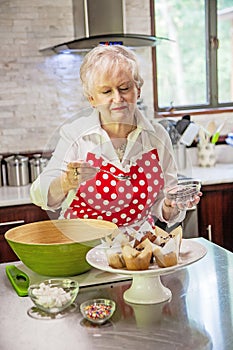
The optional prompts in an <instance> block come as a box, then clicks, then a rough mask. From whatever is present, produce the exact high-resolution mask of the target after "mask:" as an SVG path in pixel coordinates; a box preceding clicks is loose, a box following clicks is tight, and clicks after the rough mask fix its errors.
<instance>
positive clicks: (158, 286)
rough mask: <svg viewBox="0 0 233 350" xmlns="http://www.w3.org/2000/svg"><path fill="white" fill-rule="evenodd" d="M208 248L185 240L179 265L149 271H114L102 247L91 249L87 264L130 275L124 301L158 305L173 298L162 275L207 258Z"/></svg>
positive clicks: (155, 265)
mask: <svg viewBox="0 0 233 350" xmlns="http://www.w3.org/2000/svg"><path fill="white" fill-rule="evenodd" d="M206 253H207V250H206V248H205V247H204V246H203V245H201V244H200V243H198V242H195V241H193V240H190V239H183V240H182V243H181V249H180V257H179V263H178V264H177V265H175V266H171V267H166V268H159V267H158V266H157V264H156V263H154V264H151V265H150V267H149V269H148V270H142V271H130V270H127V269H114V268H112V267H110V266H109V265H108V261H107V256H106V249H104V248H103V246H102V245H100V246H97V247H95V248H93V249H91V250H90V251H89V252H88V253H87V256H86V259H87V262H88V263H89V264H90V265H91V266H93V267H95V268H97V269H99V270H103V271H107V272H110V273H118V274H123V275H129V276H131V277H132V284H131V286H130V288H129V289H127V290H126V291H125V293H124V300H125V301H127V302H129V303H134V304H157V303H162V302H164V301H167V300H169V299H170V298H171V296H172V293H171V291H170V289H168V288H166V287H165V286H164V285H163V284H162V282H161V278H160V276H161V275H165V274H168V273H171V272H174V271H177V270H178V269H181V268H183V267H186V266H187V265H190V264H192V263H194V262H196V261H198V260H200V259H201V258H203V257H204V256H205V254H206Z"/></svg>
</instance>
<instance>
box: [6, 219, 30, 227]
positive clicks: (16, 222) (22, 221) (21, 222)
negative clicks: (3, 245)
mask: <svg viewBox="0 0 233 350" xmlns="http://www.w3.org/2000/svg"><path fill="white" fill-rule="evenodd" d="M24 223H25V220H15V221H8V222H0V226H8V225H17V224H24Z"/></svg>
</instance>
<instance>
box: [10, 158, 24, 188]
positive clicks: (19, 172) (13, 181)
mask: <svg viewBox="0 0 233 350" xmlns="http://www.w3.org/2000/svg"><path fill="white" fill-rule="evenodd" d="M5 161H6V173H7V185H8V186H25V185H27V184H29V169H28V157H26V156H21V155H12V156H10V157H7V158H5Z"/></svg>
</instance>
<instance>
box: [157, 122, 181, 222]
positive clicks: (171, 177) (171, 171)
mask: <svg viewBox="0 0 233 350" xmlns="http://www.w3.org/2000/svg"><path fill="white" fill-rule="evenodd" d="M154 128H155V134H156V135H159V137H158V155H159V160H160V166H161V168H162V172H163V177H164V188H166V187H172V186H175V185H176V184H177V182H178V179H177V171H178V170H177V166H176V162H175V158H174V153H173V147H172V143H171V139H170V137H169V135H168V133H167V131H166V130H165V129H164V128H163V126H161V125H160V124H158V123H157V124H156V125H154ZM164 188H163V189H162V190H161V191H160V192H159V193H158V196H157V199H156V202H155V204H154V206H153V207H152V211H151V214H152V215H154V216H156V217H157V218H158V219H159V220H160V221H162V222H166V223H167V224H168V226H172V225H174V224H175V223H178V222H182V221H183V220H184V218H185V215H186V211H185V210H178V209H176V210H174V211H173V214H172V216H171V217H170V219H169V221H167V220H165V218H164V217H163V214H162V207H163V202H164V198H165V197H164Z"/></svg>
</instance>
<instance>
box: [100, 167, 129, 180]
mask: <svg viewBox="0 0 233 350" xmlns="http://www.w3.org/2000/svg"><path fill="white" fill-rule="evenodd" d="M95 169H96V170H98V172H100V171H101V172H103V173H106V174H110V175H112V176H113V177H115V179H117V180H124V181H126V180H130V179H131V176H130V175H123V174H120V175H115V174H113V173H111V172H110V171H107V170H103V169H101V168H97V167H95Z"/></svg>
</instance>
